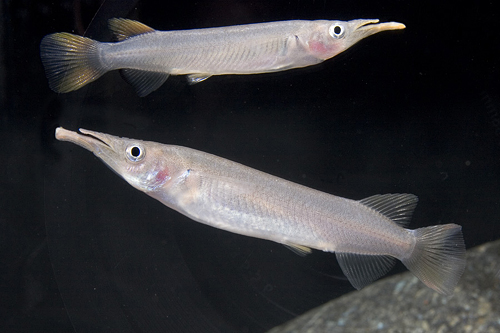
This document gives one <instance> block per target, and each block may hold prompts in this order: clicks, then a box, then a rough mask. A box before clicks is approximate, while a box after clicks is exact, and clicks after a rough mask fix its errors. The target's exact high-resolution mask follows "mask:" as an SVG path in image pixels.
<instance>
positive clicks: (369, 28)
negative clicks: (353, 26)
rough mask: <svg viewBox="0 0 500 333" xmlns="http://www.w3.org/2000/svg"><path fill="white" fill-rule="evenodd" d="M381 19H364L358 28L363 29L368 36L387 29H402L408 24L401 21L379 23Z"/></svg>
mask: <svg viewBox="0 0 500 333" xmlns="http://www.w3.org/2000/svg"><path fill="white" fill-rule="evenodd" d="M378 22H379V20H377V19H375V20H363V22H362V23H361V24H360V25H359V26H358V28H357V30H358V31H362V32H363V33H364V34H366V35H365V37H366V36H370V35H374V34H376V33H378V32H381V31H386V30H401V29H405V28H406V26H405V25H404V24H403V23H399V22H383V23H378Z"/></svg>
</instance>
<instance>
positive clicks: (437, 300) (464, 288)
mask: <svg viewBox="0 0 500 333" xmlns="http://www.w3.org/2000/svg"><path fill="white" fill-rule="evenodd" d="M372 331H380V332H440V333H442V332H481V333H482V332H500V240H498V241H495V242H490V243H486V244H484V245H481V246H478V247H475V248H473V249H470V250H467V266H466V269H465V272H464V274H463V276H462V278H461V280H460V282H459V284H458V286H457V288H456V289H455V292H454V294H453V296H450V297H446V296H442V295H440V294H438V293H436V292H434V291H433V290H431V289H430V288H427V287H426V286H425V285H424V284H423V283H421V282H420V281H418V279H417V278H416V277H415V276H414V275H412V274H411V273H409V272H407V273H403V274H398V275H394V276H392V277H389V278H386V279H383V280H380V281H378V282H376V283H373V284H372V285H370V286H368V287H366V288H364V289H363V290H361V291H355V292H352V293H349V294H346V295H344V296H342V297H339V298H337V299H335V300H332V301H330V302H328V303H326V304H324V305H322V306H320V307H318V308H316V309H313V310H311V311H308V312H307V313H305V314H303V315H301V316H299V317H297V318H296V319H294V320H292V321H290V322H288V323H285V324H283V325H280V326H278V327H275V328H273V329H272V330H270V331H269V333H283V332H314V333H318V332H372Z"/></svg>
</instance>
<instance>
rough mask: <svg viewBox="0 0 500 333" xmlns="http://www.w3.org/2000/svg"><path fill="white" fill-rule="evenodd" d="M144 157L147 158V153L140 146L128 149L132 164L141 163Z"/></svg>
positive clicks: (128, 156)
mask: <svg viewBox="0 0 500 333" xmlns="http://www.w3.org/2000/svg"><path fill="white" fill-rule="evenodd" d="M144 156H146V151H145V150H144V148H142V147H141V146H140V145H132V146H129V147H128V148H127V158H128V159H129V160H130V161H132V162H139V161H141V160H142V159H143V158H144Z"/></svg>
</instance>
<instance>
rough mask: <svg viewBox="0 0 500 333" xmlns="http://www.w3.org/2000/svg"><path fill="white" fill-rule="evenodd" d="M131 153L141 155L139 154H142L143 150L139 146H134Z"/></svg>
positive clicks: (136, 155) (135, 155)
mask: <svg viewBox="0 0 500 333" xmlns="http://www.w3.org/2000/svg"><path fill="white" fill-rule="evenodd" d="M130 154H132V156H134V157H139V155H141V150H140V149H139V147H133V148H132V149H131V150H130Z"/></svg>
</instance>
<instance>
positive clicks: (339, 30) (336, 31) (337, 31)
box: [333, 25, 342, 35]
mask: <svg viewBox="0 0 500 333" xmlns="http://www.w3.org/2000/svg"><path fill="white" fill-rule="evenodd" d="M341 31H342V29H341V28H340V27H339V26H338V25H337V26H335V28H333V32H335V34H336V35H338V34H340V32H341Z"/></svg>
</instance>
